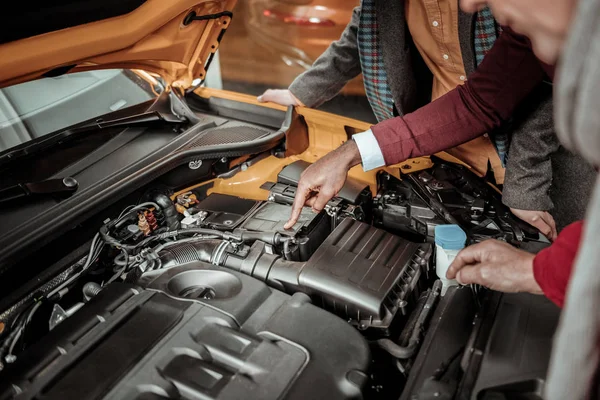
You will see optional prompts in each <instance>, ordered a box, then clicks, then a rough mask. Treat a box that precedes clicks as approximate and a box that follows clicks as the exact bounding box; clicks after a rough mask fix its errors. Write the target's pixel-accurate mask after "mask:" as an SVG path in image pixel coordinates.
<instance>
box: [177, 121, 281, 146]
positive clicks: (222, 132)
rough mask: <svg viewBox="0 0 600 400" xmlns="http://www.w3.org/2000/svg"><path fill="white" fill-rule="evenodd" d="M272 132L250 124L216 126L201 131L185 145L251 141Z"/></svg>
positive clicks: (211, 144) (213, 144) (214, 144)
mask: <svg viewBox="0 0 600 400" xmlns="http://www.w3.org/2000/svg"><path fill="white" fill-rule="evenodd" d="M271 133H272V132H271V131H269V130H267V129H263V128H257V127H255V126H250V125H243V124H239V125H237V124H236V125H229V124H228V125H227V126H222V127H218V128H211V129H208V130H206V131H204V132H202V133H201V134H200V135H199V136H198V137H197V138H196V139H194V140H193V141H192V142H190V143H189V144H188V145H187V146H186V147H187V148H194V147H205V146H216V145H223V144H235V143H245V142H251V141H253V140H256V139H260V138H262V137H264V136H266V135H269V134H271Z"/></svg>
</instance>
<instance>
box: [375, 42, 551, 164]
mask: <svg viewBox="0 0 600 400" xmlns="http://www.w3.org/2000/svg"><path fill="white" fill-rule="evenodd" d="M545 76H546V74H545V72H544V69H543V68H542V65H541V64H540V62H539V61H538V60H537V58H536V57H535V55H534V54H533V51H532V50H531V46H530V44H529V41H528V40H526V39H525V38H523V37H521V36H519V35H516V34H514V33H512V32H511V31H509V30H507V31H505V32H504V33H503V34H502V35H501V36H500V38H498V40H497V41H496V43H495V45H494V47H493V48H492V50H490V52H489V53H488V55H487V56H486V58H485V59H484V60H483V62H482V63H481V65H480V66H479V67H478V69H477V70H476V71H475V72H474V73H473V74H471V75H470V76H469V79H468V80H467V82H465V84H464V85H461V86H459V87H457V88H456V89H454V90H452V91H450V92H449V93H447V94H446V95H444V96H442V97H440V98H439V99H437V100H435V101H433V102H432V103H430V104H428V105H426V106H424V107H422V108H420V109H419V110H417V111H415V112H413V113H410V114H407V115H405V116H403V117H396V118H392V119H389V120H387V121H384V122H382V123H379V124H377V125H375V126H373V127H372V128H371V130H372V131H373V134H374V135H375V137H376V139H377V141H378V143H379V147H380V148H381V151H382V152H383V155H384V158H385V162H386V164H387V165H390V164H396V163H398V162H402V161H405V160H406V159H408V158H413V157H419V156H424V155H431V154H434V153H437V152H439V151H443V150H446V149H448V148H452V147H455V146H457V145H460V144H462V143H465V142H467V141H469V140H472V139H474V138H476V137H478V136H480V135H482V134H484V133H486V132H489V131H491V130H493V129H494V128H497V127H499V126H500V125H501V124H502V123H503V122H504V121H506V120H507V119H508V118H510V116H511V114H512V113H513V111H514V109H515V108H516V107H517V106H518V105H519V103H520V102H521V101H522V100H523V99H524V98H525V97H526V96H527V95H528V94H529V93H530V92H531V91H532V90H533V88H534V87H535V86H537V85H538V84H539V83H540V82H541V81H542V80H543V79H544V77H545Z"/></svg>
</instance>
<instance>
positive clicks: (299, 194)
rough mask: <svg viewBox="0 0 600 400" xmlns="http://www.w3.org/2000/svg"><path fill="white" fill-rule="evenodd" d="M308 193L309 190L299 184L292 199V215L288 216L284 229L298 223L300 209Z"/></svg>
mask: <svg viewBox="0 0 600 400" xmlns="http://www.w3.org/2000/svg"><path fill="white" fill-rule="evenodd" d="M309 193H310V190H308V188H306V187H305V186H304V185H302V183H300V185H299V186H298V190H297V191H296V196H295V197H294V203H293V204H292V214H291V215H290V219H289V220H288V222H286V224H285V225H284V226H283V227H284V229H290V228H291V227H293V226H294V225H295V224H296V222H298V219H299V218H300V213H301V212H302V207H304V203H305V202H306V198H307V197H308V195H309Z"/></svg>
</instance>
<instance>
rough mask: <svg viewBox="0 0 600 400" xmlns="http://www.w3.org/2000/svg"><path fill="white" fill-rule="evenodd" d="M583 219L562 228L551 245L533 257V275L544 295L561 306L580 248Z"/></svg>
mask: <svg viewBox="0 0 600 400" xmlns="http://www.w3.org/2000/svg"><path fill="white" fill-rule="evenodd" d="M582 231H583V221H578V222H574V223H572V224H571V225H569V226H567V227H566V228H564V229H563V230H562V232H561V233H560V234H559V235H558V237H557V238H556V240H555V241H554V243H552V245H551V246H550V247H547V248H545V249H544V250H542V251H540V252H539V253H538V254H537V255H536V256H535V258H534V259H533V275H534V277H535V280H536V282H537V283H538V284H539V285H540V287H541V288H542V291H543V292H544V295H545V296H546V297H548V298H549V299H550V300H552V301H553V302H554V303H555V304H556V305H558V306H559V307H562V306H563V303H564V301H565V293H566V291H567V285H568V283H569V279H570V277H571V271H572V269H573V265H574V264H575V257H576V256H577V250H578V249H579V242H580V240H581V235H582Z"/></svg>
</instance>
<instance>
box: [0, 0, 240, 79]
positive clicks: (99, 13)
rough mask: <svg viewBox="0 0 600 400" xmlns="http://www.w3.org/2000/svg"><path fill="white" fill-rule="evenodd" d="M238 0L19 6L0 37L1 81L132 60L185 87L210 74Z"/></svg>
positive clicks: (139, 0)
mask: <svg viewBox="0 0 600 400" xmlns="http://www.w3.org/2000/svg"><path fill="white" fill-rule="evenodd" d="M53 3H54V4H56V5H55V6H53ZM71 3H72V4H71ZM235 3H236V0H212V1H211V0H168V1H164V0H124V1H123V0H108V1H101V2H99V1H96V0H89V1H85V2H81V1H78V2H73V1H71V2H65V1H57V0H51V1H48V2H46V3H44V4H45V6H44V7H43V8H40V9H37V10H36V12H35V14H32V13H31V12H29V11H19V10H18V7H19V6H17V10H16V11H15V13H17V15H14V16H13V18H9V19H10V21H9V22H8V25H9V26H5V27H4V28H3V31H4V32H10V33H7V34H6V35H5V34H4V33H3V35H2V37H0V87H5V86H9V85H13V84H16V83H21V82H24V81H28V80H34V79H37V78H40V77H44V76H55V75H60V74H62V73H65V72H78V71H85V70H91V69H99V68H127V69H141V70H145V71H148V72H154V73H157V74H159V75H160V76H161V77H162V78H163V79H164V80H165V81H166V83H168V84H171V85H172V86H174V87H182V88H187V87H189V86H191V84H192V81H193V80H194V79H202V80H203V79H204V78H205V76H206V69H207V68H208V64H209V63H210V59H211V58H212V55H213V54H214V53H215V52H216V50H217V48H218V45H219V41H220V39H221V37H222V35H223V33H224V31H225V29H226V28H227V27H228V26H229V23H230V21H231V16H232V14H231V10H232V9H233V6H234V5H235ZM23 7H25V5H23ZM24 19H26V20H28V21H30V22H31V23H28V24H24V23H23V20H24ZM24 25H25V26H24Z"/></svg>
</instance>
